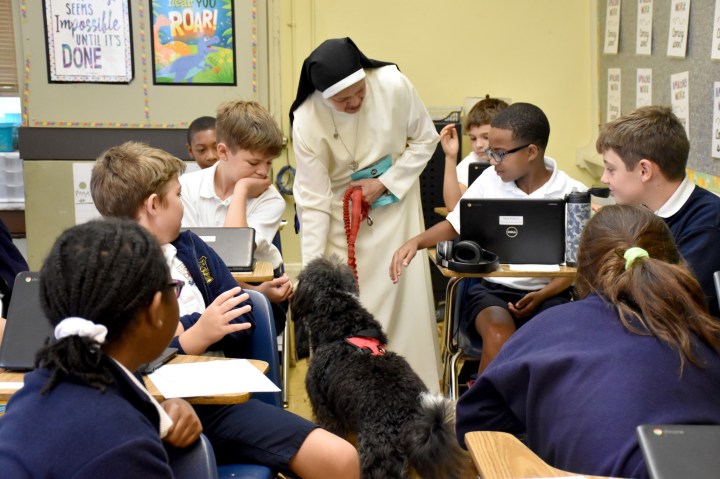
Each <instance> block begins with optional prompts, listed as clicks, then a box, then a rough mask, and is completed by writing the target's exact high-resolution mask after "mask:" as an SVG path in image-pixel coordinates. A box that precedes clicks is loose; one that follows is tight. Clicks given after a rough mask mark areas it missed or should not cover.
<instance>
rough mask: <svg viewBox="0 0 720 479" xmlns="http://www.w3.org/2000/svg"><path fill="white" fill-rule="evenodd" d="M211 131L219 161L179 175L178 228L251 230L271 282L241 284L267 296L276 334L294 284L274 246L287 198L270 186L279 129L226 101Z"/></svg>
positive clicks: (252, 106) (258, 110) (256, 107)
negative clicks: (269, 269)
mask: <svg viewBox="0 0 720 479" xmlns="http://www.w3.org/2000/svg"><path fill="white" fill-rule="evenodd" d="M215 132H216V135H217V154H218V161H217V163H215V164H214V165H212V166H211V167H209V168H205V169H203V170H200V171H195V172H192V173H188V174H186V175H183V176H181V177H180V184H181V185H182V192H183V193H182V201H183V205H184V206H185V213H184V215H183V219H182V225H183V226H186V227H193V226H197V227H206V226H211V227H212V226H226V227H251V228H254V229H255V243H256V249H255V258H256V259H257V260H258V261H268V262H270V263H272V265H273V268H274V270H275V279H273V280H272V281H266V282H264V283H261V284H243V285H242V286H243V287H244V288H247V289H255V290H257V291H260V292H261V293H262V294H264V295H265V296H267V298H268V299H269V300H270V302H271V303H272V304H273V315H274V317H275V326H276V330H277V331H278V332H280V331H282V330H283V329H284V327H285V313H286V311H287V308H286V307H285V306H283V305H284V304H285V303H286V300H287V298H288V297H289V296H290V293H291V292H292V283H291V282H290V279H289V278H288V276H287V275H286V274H283V272H282V263H283V260H282V255H281V254H280V251H278V249H277V248H276V247H275V245H273V243H272V241H273V238H274V237H275V234H276V233H277V231H278V228H279V227H280V220H281V217H282V214H283V213H284V212H285V200H284V199H283V197H282V196H281V195H280V193H279V192H278V191H277V189H276V188H275V186H273V185H272V182H271V180H270V178H269V172H270V168H271V164H272V161H273V160H274V159H275V158H277V156H278V155H279V154H280V151H281V150H282V144H283V139H282V131H281V130H280V127H278V125H277V123H276V122H275V120H274V119H273V117H272V116H271V115H270V113H268V111H267V110H265V108H263V107H262V105H260V104H259V103H257V102H248V101H228V102H225V103H223V104H221V105H220V106H219V107H218V109H217V115H216V123H215Z"/></svg>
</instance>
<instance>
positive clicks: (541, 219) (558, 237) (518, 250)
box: [460, 198, 565, 264]
mask: <svg viewBox="0 0 720 479" xmlns="http://www.w3.org/2000/svg"><path fill="white" fill-rule="evenodd" d="M460 239H461V240H471V241H475V242H476V243H478V244H479V245H480V246H482V247H483V248H484V249H486V250H488V251H492V252H493V253H495V254H496V255H498V257H499V258H500V263H508V264H561V263H563V262H564V261H565V200H563V199H560V198H555V199H542V198H538V199H535V198H532V199H530V198H527V199H526V198H513V199H497V198H493V199H489V198H488V199H485V198H483V199H470V198H467V199H461V200H460Z"/></svg>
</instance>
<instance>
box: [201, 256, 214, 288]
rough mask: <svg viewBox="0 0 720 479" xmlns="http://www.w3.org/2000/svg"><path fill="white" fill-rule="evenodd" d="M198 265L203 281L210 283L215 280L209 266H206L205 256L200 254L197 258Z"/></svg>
mask: <svg viewBox="0 0 720 479" xmlns="http://www.w3.org/2000/svg"><path fill="white" fill-rule="evenodd" d="M198 266H200V272H201V273H202V275H203V277H204V278H205V282H206V283H207V284H210V283H212V282H213V281H215V278H213V277H212V275H211V274H210V268H208V265H207V258H206V257H205V256H201V257H200V258H199V259H198Z"/></svg>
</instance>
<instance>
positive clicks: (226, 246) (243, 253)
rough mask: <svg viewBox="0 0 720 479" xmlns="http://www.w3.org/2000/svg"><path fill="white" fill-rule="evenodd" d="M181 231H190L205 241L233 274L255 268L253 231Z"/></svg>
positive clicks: (220, 228) (198, 228)
mask: <svg viewBox="0 0 720 479" xmlns="http://www.w3.org/2000/svg"><path fill="white" fill-rule="evenodd" d="M182 229H183V230H190V231H192V232H193V233H195V234H196V235H198V236H199V237H200V238H201V239H202V240H203V241H205V242H206V243H207V244H208V246H210V247H211V248H212V249H214V250H215V252H216V253H217V254H218V255H219V256H220V258H221V259H222V260H223V262H224V263H225V264H226V265H227V267H228V269H229V270H230V271H232V272H233V273H236V272H237V273H244V272H248V271H252V270H253V267H254V266H255V230H254V229H253V228H225V227H202V228H201V227H192V228H182Z"/></svg>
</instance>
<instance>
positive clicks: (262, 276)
mask: <svg viewBox="0 0 720 479" xmlns="http://www.w3.org/2000/svg"><path fill="white" fill-rule="evenodd" d="M232 275H233V278H235V281H237V282H238V283H262V282H264V281H270V280H272V279H273V266H272V263H271V262H269V261H256V262H255V267H254V268H253V270H252V272H250V273H233V274H232Z"/></svg>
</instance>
